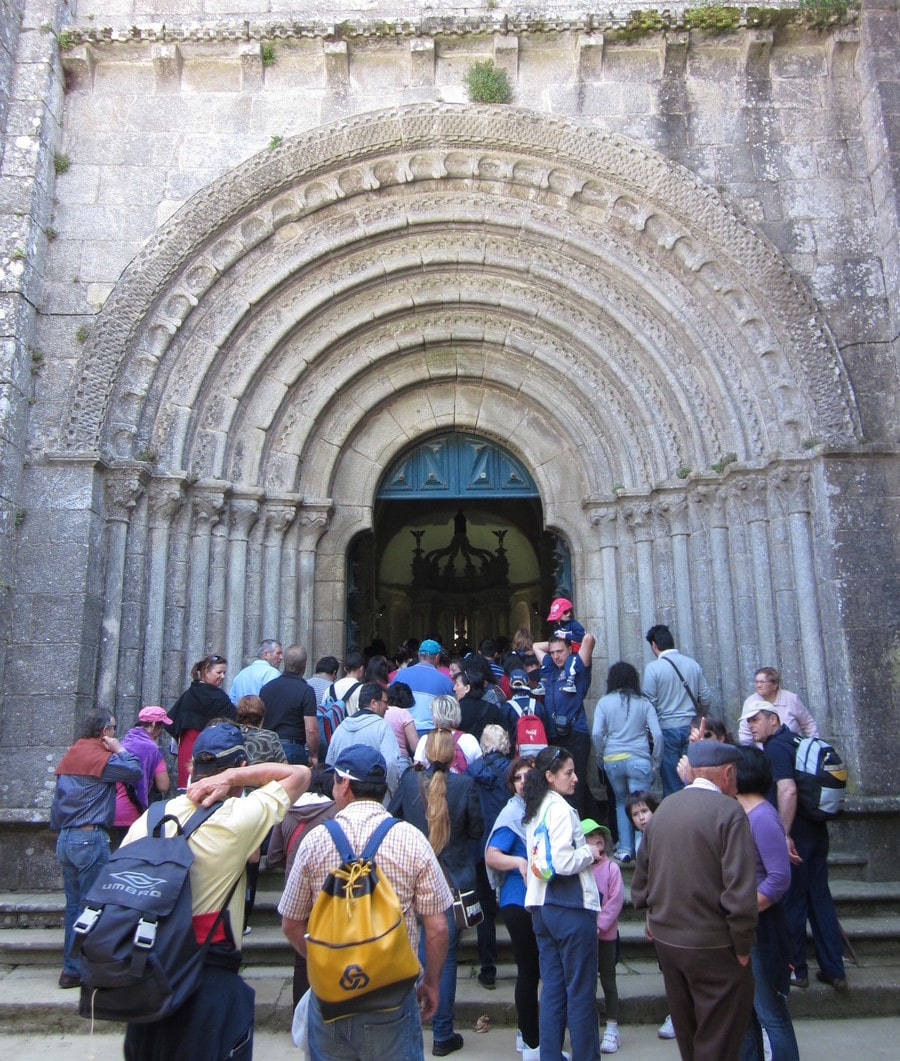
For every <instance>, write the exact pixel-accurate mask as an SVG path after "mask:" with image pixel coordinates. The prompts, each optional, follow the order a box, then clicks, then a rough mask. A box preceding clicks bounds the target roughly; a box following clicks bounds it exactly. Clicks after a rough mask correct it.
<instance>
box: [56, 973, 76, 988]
mask: <svg viewBox="0 0 900 1061" xmlns="http://www.w3.org/2000/svg"><path fill="white" fill-rule="evenodd" d="M59 986H60V987H62V988H64V989H68V988H70V987H81V977H80V976H72V974H71V973H60V974H59Z"/></svg>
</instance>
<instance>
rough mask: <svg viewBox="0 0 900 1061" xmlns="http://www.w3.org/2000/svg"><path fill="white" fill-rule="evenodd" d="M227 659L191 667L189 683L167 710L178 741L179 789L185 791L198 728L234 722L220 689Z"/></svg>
mask: <svg viewBox="0 0 900 1061" xmlns="http://www.w3.org/2000/svg"><path fill="white" fill-rule="evenodd" d="M227 669H228V660H227V659H225V657H224V656H216V655H211V656H204V657H203V659H201V660H198V661H197V662H196V663H195V664H194V665H193V667H191V684H190V685H189V686H188V687H187V689H185V691H184V692H183V693H182V694H181V696H179V697H178V699H177V700H176V701H175V706H174V707H173V708H172V709H171V710H170V711H169V717H170V718H171V719H172V725H171V726H167V727H166V728H167V729H168V731H169V733H171V734H172V736H173V737H174V738H175V739H176V740H177V741H178V787H179V788H187V783H188V778H189V777H190V773H191V757H192V756H193V754H194V741H195V740H196V739H197V734H198V733H199V732H200V730H201V729H204V728H205V727H206V725H207V723H208V722H212V720H213V719H214V718H227V719H229V720H230V721H232V722H235V721H236V720H237V711H236V709H235V706H234V704H233V703H232V702H231V700H230V699H229V697H228V694H227V693H226V692H225V691H224V690H223V688H222V683H223V682H224V681H225V671H226V670H227Z"/></svg>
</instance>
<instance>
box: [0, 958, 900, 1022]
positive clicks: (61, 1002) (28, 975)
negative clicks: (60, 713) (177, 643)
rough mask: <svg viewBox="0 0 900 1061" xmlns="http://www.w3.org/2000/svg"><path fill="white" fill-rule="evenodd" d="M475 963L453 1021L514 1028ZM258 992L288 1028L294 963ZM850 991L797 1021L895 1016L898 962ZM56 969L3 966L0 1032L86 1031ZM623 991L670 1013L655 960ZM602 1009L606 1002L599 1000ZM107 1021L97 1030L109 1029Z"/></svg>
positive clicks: (808, 1001)
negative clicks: (487, 1020) (485, 1020)
mask: <svg viewBox="0 0 900 1061" xmlns="http://www.w3.org/2000/svg"><path fill="white" fill-rule="evenodd" d="M476 972H477V969H476V967H475V966H474V965H470V964H468V963H465V962H461V963H460V966H459V971H458V981H457V995H456V1011H455V1012H456V1024H457V1027H458V1028H459V1030H461V1031H465V1030H466V1029H467V1028H471V1027H472V1026H473V1024H474V1023H475V1021H476V1020H477V1019H478V1018H479V1017H480V1016H482V1015H487V1016H488V1017H489V1018H490V1022H491V1026H492V1027H494V1028H509V1029H510V1030H512V1029H513V1028H515V1026H516V1015H515V1005H514V1000H513V992H514V986H515V970H514V968H513V967H512V966H503V967H501V968H500V970H499V973H498V979H497V987H496V989H495V990H494V991H486V990H485V989H484V988H482V987H481V985H480V984H479V983H478V981H477V979H476V978H475V977H476ZM242 974H243V975H244V977H245V978H246V979H247V981H248V983H250V985H251V986H252V987H253V988H254V990H255V991H256V1023H257V1027H259V1028H263V1029H267V1030H271V1031H287V1030H288V1029H289V1028H290V1022H291V1014H292V1009H293V1005H292V998H291V969H290V967H289V966H287V965H282V966H274V965H271V966H254V965H252V964H248V965H247V966H245V968H244V969H243V970H242ZM847 975H848V978H849V981H850V991H849V992H848V993H847V994H846V995H838V994H837V993H836V992H835V991H834V990H832V988H830V987H827V986H826V985H824V984H819V983H817V982H815V980H813V982H812V983H811V985H810V986H809V987H808V988H807V989H805V990H794V991H792V992H791V1000H790V1009H791V1014H792V1015H793V1016H794V1017H795V1018H796V1019H817V1018H819V1019H820V1018H821V1017H822V1015H823V1013H827V1016H828V1017H829V1018H832V1019H837V1018H842V1019H849V1018H854V1019H857V1018H861V1017H879V1016H894V1015H896V1013H897V1012H898V1011H900V961H898V960H890V959H887V960H885V959H880V960H877V961H874V960H873V961H871V962H866V963H865V964H864V965H862V966H859V967H857V966H850V967H849V968H848V971H847ZM57 976H58V969H57V968H53V969H50V968H47V967H42V966H24V965H22V966H18V967H16V968H14V969H11V968H9V967H8V966H3V965H0V1035H4V1034H12V1033H26V1032H31V1033H43V1034H46V1033H48V1032H50V1031H52V1032H69V1031H76V1030H83V1029H84V1028H85V1027H86V1022H85V1021H84V1020H83V1019H82V1018H81V1017H79V1016H78V992H77V991H63V990H61V989H60V988H59V987H58V986H57V983H56V979H57ZM617 984H618V988H619V996H620V1007H621V1014H620V1022H621V1023H622V1024H623V1025H628V1024H632V1025H634V1024H659V1023H661V1021H662V1020H663V1018H664V1017H665V1015H666V1012H667V1006H666V1000H665V992H664V990H663V981H662V975H661V974H660V972H659V969H658V967H657V966H656V963H655V962H652V961H643V962H637V961H636V962H625V963H624V964H620V965H619V966H618V969H617ZM598 1009H599V1012H600V1014H601V1015H602V1012H603V1005H602V1001H600V1002H599V1004H598ZM115 1027H117V1026H116V1025H114V1024H107V1023H104V1024H103V1025H102V1026H100V1029H99V1030H103V1031H112V1030H113V1029H114V1028H115Z"/></svg>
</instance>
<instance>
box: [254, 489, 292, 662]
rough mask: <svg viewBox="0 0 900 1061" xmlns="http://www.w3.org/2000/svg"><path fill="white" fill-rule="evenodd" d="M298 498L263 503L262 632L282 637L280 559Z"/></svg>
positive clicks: (270, 635) (273, 499) (263, 634)
mask: <svg viewBox="0 0 900 1061" xmlns="http://www.w3.org/2000/svg"><path fill="white" fill-rule="evenodd" d="M298 501H299V498H297V499H294V500H291V499H288V498H267V499H266V501H265V504H264V506H263V521H264V526H263V558H262V636H263V637H275V638H278V639H279V640H282V639H284V644H290V642H289V641H287V640H286V637H287V635H286V633H285V631H284V628H283V627H284V620H283V617H282V610H283V609H282V607H281V563H282V555H281V554H282V545H283V543H284V535H285V531H286V530H287V529H288V527H290V525H291V524H292V523H293V521H294V517H295V516H296V515H297V503H298Z"/></svg>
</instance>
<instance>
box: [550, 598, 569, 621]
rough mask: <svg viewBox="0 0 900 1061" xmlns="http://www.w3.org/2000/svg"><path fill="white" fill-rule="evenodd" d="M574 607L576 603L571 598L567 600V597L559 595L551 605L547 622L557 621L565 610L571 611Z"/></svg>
mask: <svg viewBox="0 0 900 1061" xmlns="http://www.w3.org/2000/svg"><path fill="white" fill-rule="evenodd" d="M574 607H575V605H574V604H573V603H572V602H571V601H570V600H566V598H565V597H557V598H556V600H555V601H554V602H553V603H552V604H551V605H550V614H549V615H548V616H547V622H548V623H555V622H556V620H557V619H561V618H562V615H563V612H568V611H571V610H572V609H573V608H574Z"/></svg>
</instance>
